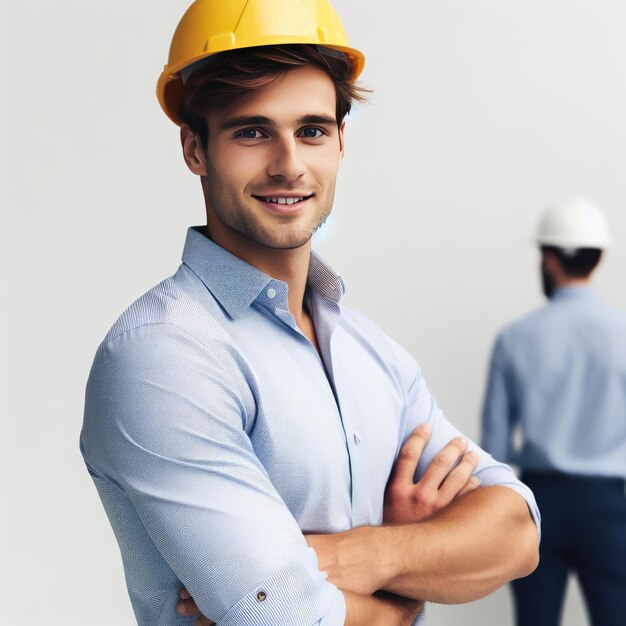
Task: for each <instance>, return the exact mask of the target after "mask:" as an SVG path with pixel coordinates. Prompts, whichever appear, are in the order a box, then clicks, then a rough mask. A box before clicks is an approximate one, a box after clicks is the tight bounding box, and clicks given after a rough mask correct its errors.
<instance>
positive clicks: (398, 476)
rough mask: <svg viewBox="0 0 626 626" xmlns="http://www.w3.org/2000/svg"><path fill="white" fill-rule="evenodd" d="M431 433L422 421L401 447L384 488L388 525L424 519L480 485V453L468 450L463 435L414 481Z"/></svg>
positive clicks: (385, 514) (451, 442)
mask: <svg viewBox="0 0 626 626" xmlns="http://www.w3.org/2000/svg"><path fill="white" fill-rule="evenodd" d="M431 433H432V428H431V427H430V425H429V424H421V425H420V426H418V427H417V428H416V429H415V430H414V431H413V433H412V434H411V436H410V437H409V438H408V439H407V441H406V443H405V444H404V446H403V447H402V450H401V451H400V454H399V455H398V459H397V461H396V464H395V467H394V469H393V472H392V473H391V477H390V478H389V482H388V483H387V488H386V490H385V503H384V507H383V522H384V523H385V524H389V523H403V524H413V523H417V522H421V521H423V520H425V519H427V518H429V517H430V516H431V515H433V513H436V512H437V511H439V510H440V509H442V508H444V507H445V506H448V504H450V502H452V500H454V498H456V497H457V496H460V495H463V494H465V493H468V492H469V491H472V490H473V489H476V487H478V486H479V485H480V480H479V479H478V478H476V477H472V472H473V471H474V470H475V469H476V465H477V463H478V455H477V454H476V453H475V452H472V451H470V452H466V451H467V446H468V443H467V439H465V438H463V437H457V438H456V439H453V440H452V441H450V443H448V445H447V446H446V447H445V448H444V449H443V450H441V452H439V453H438V454H437V456H436V457H435V458H434V459H433V460H432V462H431V464H430V465H429V466H428V469H427V470H426V472H425V473H424V476H423V477H422V478H421V479H420V480H419V482H417V483H414V482H413V477H414V476H415V469H416V468H417V464H418V462H419V460H420V457H421V456H422V452H423V451H424V448H425V447H426V444H427V443H428V440H429V439H430V435H431ZM459 459H460V460H459ZM457 463H458V465H456V467H455V464H457Z"/></svg>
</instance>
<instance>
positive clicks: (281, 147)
mask: <svg viewBox="0 0 626 626" xmlns="http://www.w3.org/2000/svg"><path fill="white" fill-rule="evenodd" d="M304 172H305V166H304V163H303V162H302V160H301V155H300V153H299V150H298V143H297V139H296V138H295V137H293V136H290V137H280V138H277V140H276V142H275V145H274V147H273V151H272V156H271V159H270V162H269V163H268V165H267V174H268V176H271V177H272V178H280V179H282V180H284V181H294V180H297V179H298V178H300V177H301V176H302V175H303V174H304Z"/></svg>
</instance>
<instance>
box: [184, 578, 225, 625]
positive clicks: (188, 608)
mask: <svg viewBox="0 0 626 626" xmlns="http://www.w3.org/2000/svg"><path fill="white" fill-rule="evenodd" d="M178 596H179V597H180V602H179V603H178V604H177V605H176V612H177V613H180V615H197V614H198V613H200V609H199V608H198V606H197V605H196V603H195V602H194V600H193V598H192V597H191V595H190V594H189V592H188V591H187V590H186V589H185V588H184V587H183V588H182V589H181V590H180V591H179V592H178ZM193 625H194V626H215V622H212V621H211V620H210V619H209V618H208V617H205V616H204V615H199V616H198V619H197V620H196V621H195V622H194V623H193Z"/></svg>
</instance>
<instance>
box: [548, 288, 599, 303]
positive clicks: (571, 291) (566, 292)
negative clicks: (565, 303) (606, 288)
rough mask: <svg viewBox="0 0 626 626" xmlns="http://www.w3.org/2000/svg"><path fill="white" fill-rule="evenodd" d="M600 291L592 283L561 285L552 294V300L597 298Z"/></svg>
mask: <svg viewBox="0 0 626 626" xmlns="http://www.w3.org/2000/svg"><path fill="white" fill-rule="evenodd" d="M597 297H598V292H597V291H596V290H595V289H594V288H593V287H591V286H590V285H577V286H572V287H561V288H560V289H557V290H556V291H555V292H554V294H553V295H552V298H551V299H552V300H570V299H590V298H597Z"/></svg>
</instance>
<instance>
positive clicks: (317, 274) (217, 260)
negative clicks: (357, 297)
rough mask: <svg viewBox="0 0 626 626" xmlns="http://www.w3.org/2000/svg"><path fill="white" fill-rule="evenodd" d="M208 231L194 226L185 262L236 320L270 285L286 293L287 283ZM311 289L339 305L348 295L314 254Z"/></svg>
mask: <svg viewBox="0 0 626 626" xmlns="http://www.w3.org/2000/svg"><path fill="white" fill-rule="evenodd" d="M204 231H205V227H204V226H193V227H191V228H189V230H188V231H187V239H186V241H185V248H184V250H183V263H184V264H185V265H187V266H188V267H189V268H190V269H191V270H192V271H193V272H194V274H196V275H197V276H198V278H199V279H200V280H201V281H202V282H203V283H204V285H205V286H206V287H207V289H208V290H209V291H210V292H211V293H212V294H213V295H214V296H215V298H216V299H217V301H218V302H219V303H220V304H221V306H222V307H223V308H224V309H225V310H226V312H227V313H228V314H229V315H230V316H231V317H232V318H236V317H238V316H239V315H241V314H242V313H243V312H244V311H246V310H247V309H248V308H249V307H250V306H251V305H252V303H253V302H255V300H256V299H257V298H258V297H259V295H260V294H261V293H262V292H263V291H264V290H265V288H266V287H267V286H268V285H269V284H270V283H272V282H274V283H280V284H282V285H284V286H285V291H286V288H287V285H286V283H284V282H283V281H278V280H276V279H273V278H272V277H271V276H268V275H267V274H264V273H263V272H262V271H261V270H259V269H257V268H256V267H254V266H252V265H250V264H249V263H246V262H245V261H243V260H242V259H240V258H238V257H236V256H235V255H234V254H231V253H230V252H228V251H227V250H225V249H224V248H222V247H221V246H218V245H217V244H216V243H215V242H214V241H212V240H211V239H209V238H208V237H207V236H206V235H205V234H204ZM307 286H308V287H309V288H311V289H312V290H313V291H317V292H318V293H320V294H321V295H322V296H324V297H326V298H328V299H330V300H333V301H335V302H339V300H340V299H341V297H342V296H343V294H344V293H345V285H344V282H343V279H342V278H341V276H339V274H337V272H335V270H334V269H333V268H332V267H331V266H330V265H328V264H327V263H326V262H325V261H324V260H323V259H322V258H321V257H320V256H318V255H317V254H315V252H311V260H310V263H309V272H308V276H307Z"/></svg>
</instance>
